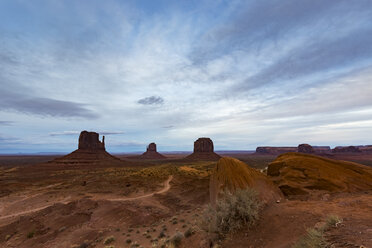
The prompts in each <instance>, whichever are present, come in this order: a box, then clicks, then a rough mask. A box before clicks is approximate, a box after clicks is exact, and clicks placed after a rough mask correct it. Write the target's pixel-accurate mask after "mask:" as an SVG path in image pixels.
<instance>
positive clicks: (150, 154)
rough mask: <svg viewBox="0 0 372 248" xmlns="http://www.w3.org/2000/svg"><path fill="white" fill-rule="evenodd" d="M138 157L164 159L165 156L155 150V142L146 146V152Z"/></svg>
mask: <svg viewBox="0 0 372 248" xmlns="http://www.w3.org/2000/svg"><path fill="white" fill-rule="evenodd" d="M138 158H139V159H165V158H166V157H165V156H164V155H162V154H160V153H158V152H157V150H156V144H155V143H150V144H149V145H148V146H147V149H146V152H144V153H143V154H142V155H141V156H139V157H138Z"/></svg>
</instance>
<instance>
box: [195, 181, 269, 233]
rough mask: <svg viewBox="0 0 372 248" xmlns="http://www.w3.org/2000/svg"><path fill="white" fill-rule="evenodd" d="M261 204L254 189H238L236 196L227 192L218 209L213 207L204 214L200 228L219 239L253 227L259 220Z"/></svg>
mask: <svg viewBox="0 0 372 248" xmlns="http://www.w3.org/2000/svg"><path fill="white" fill-rule="evenodd" d="M261 206H262V204H261V202H260V201H259V199H258V194H257V192H256V191H254V190H253V189H249V188H248V189H243V190H242V189H237V190H236V191H235V193H234V194H231V193H229V192H225V193H224V196H223V197H222V198H220V199H219V200H218V201H217V203H216V207H215V208H214V207H212V206H211V205H209V206H208V208H207V209H206V210H205V211H204V212H203V215H202V221H201V223H200V227H201V228H202V229H203V230H205V231H206V232H207V233H209V234H212V235H213V234H215V235H217V236H218V237H223V236H224V235H226V234H228V233H230V232H233V231H235V230H238V229H240V228H242V227H243V226H251V225H253V224H254V223H255V222H256V221H257V220H258V218H259V212H260V209H261Z"/></svg>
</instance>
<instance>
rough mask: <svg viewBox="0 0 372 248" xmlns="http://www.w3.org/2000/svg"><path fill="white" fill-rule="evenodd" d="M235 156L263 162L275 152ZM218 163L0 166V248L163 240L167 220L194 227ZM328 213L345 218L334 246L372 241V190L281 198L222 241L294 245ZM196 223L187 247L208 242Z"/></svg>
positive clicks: (333, 236) (231, 246)
mask: <svg viewBox="0 0 372 248" xmlns="http://www.w3.org/2000/svg"><path fill="white" fill-rule="evenodd" d="M236 156H241V157H243V159H244V161H247V162H248V163H249V164H250V165H252V166H253V167H255V168H261V169H262V168H265V167H266V166H267V164H268V163H270V162H271V161H272V160H273V159H274V158H275V157H268V156H254V155H247V154H241V155H236ZM180 157H181V155H180ZM354 159H355V158H354ZM363 159H366V158H364V157H363ZM0 161H1V158H0ZM371 161H372V160H371ZM42 162H44V161H42ZM214 166H215V162H187V161H182V160H181V161H178V162H177V161H175V162H173V160H166V161H159V162H156V163H155V162H154V164H153V165H152V166H150V167H149V165H147V164H146V165H145V164H143V165H139V166H135V167H127V166H126V167H115V168H109V167H107V166H106V165H105V167H103V168H99V167H92V168H90V167H89V166H88V167H87V166H86V165H79V164H77V165H76V166H74V167H63V166H17V167H13V168H9V167H7V168H5V167H0V247H17V248H23V247H25V248H26V247H27V248H32V247H37V248H39V247H40V248H50V247H53V248H54V247H56V248H58V247H61V248H65V247H67V248H70V247H74V246H75V247H83V246H81V245H83V244H84V243H86V244H89V245H90V246H88V247H98V248H101V247H106V246H107V245H105V244H104V241H105V239H106V238H107V237H110V236H113V237H114V238H115V241H113V242H112V243H111V244H110V245H113V246H115V247H116V248H118V247H130V245H129V244H127V243H126V241H127V240H128V239H130V240H131V241H132V242H135V241H136V242H137V243H138V244H140V245H142V246H143V247H151V242H150V240H152V239H155V238H157V239H158V241H161V240H162V238H159V237H158V236H159V234H160V233H161V231H162V229H163V228H164V227H165V228H166V229H167V230H166V231H165V236H166V237H165V238H163V239H166V238H167V237H170V236H172V235H173V234H174V233H176V231H177V230H178V231H181V232H185V231H186V230H187V229H188V228H190V227H194V228H196V224H197V222H198V221H199V219H200V218H199V217H200V214H201V212H202V210H203V208H204V207H205V206H206V204H207V203H208V202H209V175H210V174H211V171H212V169H213V167H214ZM330 214H336V215H338V216H340V217H341V218H343V220H344V222H343V223H342V224H341V225H340V226H339V227H338V228H334V229H331V230H330V231H329V232H327V233H326V237H327V239H328V240H329V241H330V242H332V243H334V244H335V247H336V248H337V247H360V246H361V245H364V247H372V221H371V219H372V191H365V192H354V193H330V194H323V195H320V196H319V195H314V196H310V197H309V198H308V199H306V200H299V199H293V200H283V201H281V202H280V203H278V204H274V205H271V206H269V207H268V208H266V209H265V210H263V212H262V215H261V219H260V221H259V222H258V223H257V225H256V226H254V227H253V228H251V229H250V230H245V229H243V230H241V231H239V232H237V233H235V234H232V235H230V236H228V237H227V239H226V240H225V241H224V242H222V243H221V246H222V247H227V248H236V247H254V248H259V247H270V248H272V247H279V248H280V247H290V245H291V244H292V243H293V242H294V241H296V240H297V239H298V238H299V237H300V236H301V235H303V234H304V233H305V232H306V228H309V227H313V226H314V225H316V224H317V223H318V222H321V221H324V220H325V219H326V217H327V216H328V215H330ZM196 230H197V232H196V233H195V234H194V235H193V236H191V237H189V238H186V239H184V240H183V244H182V246H183V247H195V248H197V247H208V242H206V240H205V236H204V234H203V233H202V232H201V231H198V229H197V228H196Z"/></svg>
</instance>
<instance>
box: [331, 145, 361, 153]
mask: <svg viewBox="0 0 372 248" xmlns="http://www.w3.org/2000/svg"><path fill="white" fill-rule="evenodd" d="M361 152H362V151H361V150H360V149H359V148H358V147H356V146H337V147H335V148H333V149H332V153H361Z"/></svg>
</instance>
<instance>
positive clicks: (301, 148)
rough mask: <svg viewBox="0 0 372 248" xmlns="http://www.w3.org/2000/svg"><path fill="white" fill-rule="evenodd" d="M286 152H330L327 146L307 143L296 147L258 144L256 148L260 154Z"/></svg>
mask: <svg viewBox="0 0 372 248" xmlns="http://www.w3.org/2000/svg"><path fill="white" fill-rule="evenodd" d="M287 152H301V153H308V154H313V153H316V154H328V153H331V148H330V147H329V146H311V145H309V144H300V145H298V147H294V146H292V147H291V146H283V147H280V146H277V147H275V146H259V147H257V148H256V154H261V155H280V154H283V153H287Z"/></svg>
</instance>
